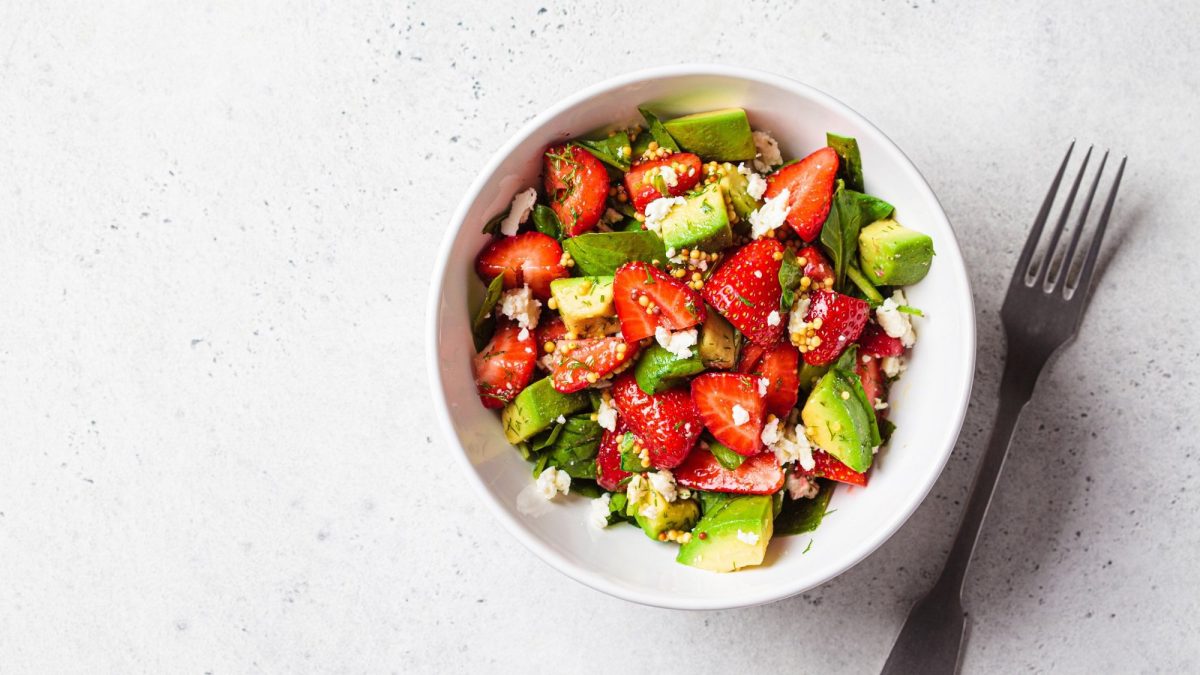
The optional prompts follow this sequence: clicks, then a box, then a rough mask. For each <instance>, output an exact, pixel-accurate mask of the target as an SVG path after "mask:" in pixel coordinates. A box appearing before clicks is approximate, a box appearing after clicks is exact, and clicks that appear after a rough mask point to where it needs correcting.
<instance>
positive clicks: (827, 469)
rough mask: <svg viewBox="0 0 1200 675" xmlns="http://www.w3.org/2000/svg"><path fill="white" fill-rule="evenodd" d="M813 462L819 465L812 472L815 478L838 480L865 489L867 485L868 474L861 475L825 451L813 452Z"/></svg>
mask: <svg viewBox="0 0 1200 675" xmlns="http://www.w3.org/2000/svg"><path fill="white" fill-rule="evenodd" d="M813 461H814V462H816V463H817V465H816V467H814V468H813V470H812V475H814V476H818V477H820V478H828V479H830V480H836V481H838V482H839V483H849V484H851V485H861V486H863V487H866V485H867V474H865V473H859V472H857V471H855V470H854V469H851V468H850V467H848V466H846V465H845V464H842V463H841V462H840V461H838V460H837V459H836V458H834V457H833V456H831V455H829V454H827V453H826V452H825V451H824V450H813Z"/></svg>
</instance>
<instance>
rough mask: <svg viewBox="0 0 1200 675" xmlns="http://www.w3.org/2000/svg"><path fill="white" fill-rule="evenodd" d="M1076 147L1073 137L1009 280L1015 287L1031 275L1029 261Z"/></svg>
mask: <svg viewBox="0 0 1200 675" xmlns="http://www.w3.org/2000/svg"><path fill="white" fill-rule="evenodd" d="M1074 149H1075V141H1074V140H1073V139H1072V141H1071V144H1070V145H1069V146H1067V154H1066V156H1065V157H1063V160H1062V164H1060V165H1059V167H1058V173H1057V174H1055V175H1054V182H1053V183H1051V184H1050V191H1049V192H1047V193H1046V199H1045V200H1044V201H1043V202H1042V208H1041V209H1040V210H1039V211H1038V214H1037V218H1036V219H1035V220H1034V221H1033V229H1031V230H1030V231H1029V236H1028V237H1027V238H1026V239H1025V248H1024V249H1022V250H1021V257H1020V258H1017V268H1016V269H1015V270H1014V271H1013V277H1012V281H1011V282H1009V285H1010V286H1014V287H1015V286H1016V285H1017V282H1018V280H1019V281H1020V282H1021V283H1025V277H1026V276H1028V275H1029V261H1030V260H1032V259H1033V253H1034V251H1036V250H1037V244H1038V240H1039V239H1041V238H1042V229H1044V228H1045V227H1046V217H1047V216H1048V215H1050V206H1051V205H1052V204H1053V203H1054V195H1056V194H1058V185H1059V183H1061V182H1062V177H1063V171H1065V170H1066V168H1067V160H1069V159H1071V151H1072V150H1074Z"/></svg>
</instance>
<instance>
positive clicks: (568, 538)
mask: <svg viewBox="0 0 1200 675" xmlns="http://www.w3.org/2000/svg"><path fill="white" fill-rule="evenodd" d="M643 103H649V104H650V106H651V107H652V108H654V109H655V110H657V111H661V112H662V113H665V114H666V115H667V116H674V115H678V114H684V113H691V112H698V111H703V110H710V109H715V108H723V107H729V106H740V107H742V108H745V109H746V110H747V111H748V112H749V114H750V120H751V124H752V125H753V127H754V128H755V129H763V130H767V131H770V132H771V133H773V134H774V136H775V137H776V138H777V139H778V140H779V143H780V145H781V147H782V149H783V151H784V152H783V154H784V158H800V157H803V156H804V155H806V154H808V153H809V152H812V151H813V150H815V149H816V148H819V147H821V146H823V145H825V132H826V131H833V132H836V133H839V134H842V135H848V136H854V137H856V138H857V139H858V143H859V147H860V148H861V150H862V157H863V165H864V170H865V174H866V181H867V189H868V191H869V192H870V193H871V194H874V195H878V196H879V197H882V198H883V199H886V200H887V201H889V202H891V203H892V204H894V205H895V206H896V213H897V217H898V219H899V220H900V221H901V222H902V223H905V224H907V225H909V226H911V227H913V228H915V229H918V230H920V231H922V232H925V233H927V234H929V235H931V236H932V237H933V240H934V246H935V248H936V250H937V257H936V258H935V259H934V264H933V268H932V270H931V271H930V273H929V275H928V276H927V277H926V278H925V280H924V281H922V282H921V283H919V284H917V285H915V286H913V287H911V289H910V290H909V292H908V297H909V299H910V302H911V303H912V304H913V305H914V306H917V307H920V308H921V309H922V310H924V311H925V313H926V316H927V318H925V319H921V320H918V322H917V330H918V333H919V338H920V339H919V340H918V342H917V345H916V348H915V350H914V353H913V356H912V359H911V361H910V364H909V368H908V371H907V372H906V373H905V374H904V376H903V377H902V378H901V379H900V380H899V381H898V382H897V384H896V385H895V386H894V387H893V389H892V395H891V410H890V416H891V419H892V420H893V421H894V422H895V423H896V427H897V429H896V433H895V435H893V436H892V439H891V442H890V444H889V445H888V446H887V447H886V448H885V449H884V450H883V451H882V452H881V453H880V455H879V456H878V458H877V461H876V464H875V468H874V469H872V471H871V478H870V480H871V482H870V486H869V487H868V488H866V489H856V488H850V487H847V486H840V487H839V488H838V489H837V492H836V493H835V494H834V497H833V502H832V505H831V507H830V508H831V509H836V513H833V514H830V515H829V516H828V517H827V518H826V519H825V521H824V522H823V523H822V524H821V526H820V528H819V529H818V530H817V531H816V532H815V533H812V534H811V535H801V536H796V537H786V538H779V539H776V540H773V541H772V542H771V546H770V549H769V552H768V555H767V560H766V561H765V563H764V564H763V565H762V566H760V567H753V568H748V569H744V570H741V571H738V572H735V573H732V574H715V573H711V572H705V571H702V570H697V569H693V568H690V567H686V566H684V565H680V564H677V563H675V561H674V556H675V552H676V550H677V547H675V546H673V545H664V544H659V543H657V542H653V541H651V540H649V539H647V538H646V536H645V535H644V534H642V533H641V531H640V530H638V529H636V528H633V527H627V526H618V527H612V528H608V529H606V530H603V531H601V530H597V529H595V528H593V527H591V526H589V525H588V524H587V523H586V514H587V509H588V500H587V499H585V498H582V497H579V496H575V495H572V496H569V497H567V498H563V497H558V498H556V499H555V503H554V505H553V508H549V509H547V510H545V511H544V513H542V514H541V515H538V516H530V515H526V514H523V513H522V512H521V510H519V509H518V508H517V494H518V493H519V492H520V491H521V489H522V488H524V487H525V486H526V485H528V484H529V483H530V481H531V480H532V479H531V476H530V465H529V464H528V463H526V462H524V461H522V460H521V458H520V456H518V454H517V453H516V451H515V450H514V449H513V448H512V447H511V446H510V445H509V444H508V443H507V442H505V440H504V436H503V434H502V433H501V429H500V423H499V419H498V417H497V415H496V413H494V412H492V411H489V410H485V409H484V408H483V406H481V405H480V403H479V398H478V397H477V396H476V394H475V384H474V381H473V379H472V375H471V355H472V353H473V347H472V344H471V332H470V315H471V312H472V311H473V310H474V308H475V307H476V306H477V305H478V303H479V301H480V298H481V297H482V295H483V285H482V284H481V283H480V281H479V280H478V279H477V278H476V276H475V272H474V266H473V263H474V259H475V256H476V254H478V252H479V251H480V249H481V248H482V247H483V246H484V244H485V242H486V239H487V237H486V236H485V235H483V234H481V233H480V228H481V227H482V226H483V224H484V223H485V222H486V221H487V220H488V218H490V217H491V216H492V215H494V214H496V213H498V212H500V211H503V210H504V209H506V208H507V207H508V203H509V201H510V200H511V199H512V196H513V194H514V193H515V192H517V191H518V190H520V189H523V188H525V187H528V186H531V185H540V182H539V177H538V176H539V172H540V170H541V159H542V152H543V150H544V149H545V147H546V146H548V145H550V144H552V143H554V142H556V141H560V140H562V139H565V138H568V137H571V136H576V135H579V134H583V133H586V132H589V131H592V130H594V129H597V128H600V127H604V126H607V125H612V124H614V123H632V122H635V121H638V120H639V119H640V118H639V117H638V114H637V110H636V107H637V106H638V105H639V104H643ZM428 328H429V337H428V350H427V354H428V356H429V376H430V380H431V382H432V385H433V386H432V390H433V398H434V407H435V409H436V410H437V415H438V421H439V422H440V423H441V426H442V429H443V431H444V433H445V436H446V438H447V439H449V440H450V447H451V448H452V450H451V452H452V453H453V454H454V455H455V456H456V457H457V458H458V460H459V461H460V462H461V463H462V465H463V469H464V470H465V472H466V475H467V481H468V482H469V483H470V484H471V486H472V487H473V488H474V489H475V491H476V492H478V493H479V495H480V496H481V497H482V498H483V500H484V502H486V503H487V505H488V506H489V507H490V508H491V510H492V512H493V513H495V515H496V517H497V518H499V519H500V522H501V523H503V524H504V526H505V527H506V528H507V529H508V531H509V532H511V533H512V534H513V535H514V536H515V537H516V538H517V539H519V540H520V541H521V542H522V543H523V544H525V546H527V547H528V548H529V549H530V550H531V551H533V552H534V553H536V554H537V555H538V557H540V558H542V559H543V560H545V561H546V562H548V563H550V565H552V566H553V567H555V568H556V569H558V570H559V571H561V572H563V573H565V574H567V575H569V576H571V577H573V578H575V579H577V580H579V581H582V582H583V583H585V584H587V585H589V586H592V587H593V588H596V589H599V590H601V591H604V592H606V593H609V594H612V595H615V596H617V597H621V598H625V599H627V600H632V601H635V602H640V603H645V604H648V605H657V606H660V607H672V608H683V609H715V608H726V607H740V606H747V605H754V604H760V603H765V602H770V601H773V600H778V599H780V598H786V597H788V596H791V595H794V594H796V593H800V592H803V591H805V590H808V589H810V588H813V587H814V586H817V585H819V584H821V583H823V582H825V581H828V580H829V579H832V578H833V577H835V576H837V575H838V574H840V573H842V572H844V571H846V570H847V569H849V568H850V567H852V566H853V565H854V564H855V563H857V562H858V561H860V560H862V559H863V558H865V557H866V556H867V555H868V554H870V553H871V552H872V551H874V550H875V548H876V547H878V546H879V545H880V544H882V543H883V542H884V541H885V540H886V539H887V538H888V537H889V536H891V535H892V533H894V532H895V531H896V530H897V529H899V528H900V526H901V525H902V524H903V523H904V521H905V520H906V519H907V518H908V516H909V515H910V514H911V513H912V512H913V511H914V510H915V509H916V508H917V505H918V504H920V503H921V500H922V499H924V498H925V495H926V494H927V493H928V492H929V489H930V488H931V487H932V486H933V483H934V481H935V480H936V479H937V477H938V475H939V474H940V473H941V471H942V467H943V466H944V465H945V463H946V460H947V459H948V458H949V456H950V452H951V450H952V449H953V447H954V443H955V440H956V438H957V436H958V432H959V428H960V426H961V424H962V418H963V415H964V413H965V411H966V407H967V401H968V399H969V398H970V392H971V379H972V375H973V373H974V366H975V314H974V309H973V307H972V302H971V291H970V288H969V286H968V281H967V274H966V270H965V269H964V267H963V260H962V256H961V254H960V252H959V249H958V244H957V243H956V241H955V238H954V232H953V231H952V230H951V229H950V224H949V222H947V220H946V216H945V214H944V213H943V212H942V209H941V206H940V205H939V204H938V201H937V198H936V197H934V195H933V192H932V191H931V190H930V189H929V186H928V185H927V184H926V183H925V180H924V179H923V178H922V177H921V174H920V173H918V172H917V169H916V167H914V166H913V164H912V162H910V161H909V160H908V158H906V157H905V156H904V154H903V153H902V152H901V151H900V149H899V148H897V147H896V146H895V144H893V143H892V142H891V141H890V140H889V139H888V137H887V136H885V135H884V134H883V132H881V131H879V130H878V129H876V128H875V127H874V126H872V125H871V124H870V123H869V122H867V121H866V120H865V119H863V118H862V117H861V116H860V115H858V114H857V113H855V112H854V111H853V110H851V109H849V108H847V107H846V106H845V105H843V104H842V103H840V102H838V101H836V100H834V99H833V98H831V97H829V96H828V95H826V94H824V93H822V92H819V91H817V90H815V89H813V88H811V87H808V86H805V85H803V84H800V83H798V82H795V81H792V80H789V79H787V78H784V77H780V76H777V75H770V74H767V73H763V72H758V71H752V70H747V69H743V68H732V67H727V66H711V65H701V66H695V65H692V66H673V67H667V68H656V69H652V70H644V71H639V72H635V73H630V74H628V75H622V76H620V77H617V78H614V79H611V80H608V81H606V82H602V83H600V84H597V85H594V86H591V87H588V88H586V89H584V90H583V91H581V92H579V93H577V94H575V95H574V96H571V97H569V98H567V99H566V100H564V101H561V102H559V103H557V104H555V105H554V106H551V107H550V108H549V109H548V110H546V111H545V112H543V113H542V114H540V115H538V116H537V117H536V118H534V119H533V120H532V121H530V122H529V123H528V124H526V125H525V126H524V128H522V129H521V130H520V131H519V132H517V134H516V135H515V136H513V138H512V139H510V140H509V141H508V142H507V143H505V144H504V146H503V147H502V148H500V150H499V151H498V152H497V153H496V154H495V155H494V156H493V157H492V158H491V160H490V161H489V162H488V163H487V165H486V166H484V167H483V169H482V170H481V171H480V173H479V176H478V177H477V178H476V179H475V182H474V183H473V184H472V185H471V187H470V189H469V190H467V193H466V195H464V196H463V199H462V202H461V203H460V204H459V207H458V209H457V210H456V211H455V212H454V217H453V218H452V219H451V220H450V223H449V227H448V228H447V231H446V236H445V240H444V241H443V242H442V248H441V252H440V254H439V257H438V262H437V266H436V268H435V272H434V278H433V283H432V286H431V288H430V303H429V315H428ZM810 539H811V540H813V544H812V547H811V549H809V550H808V551H807V552H805V549H806V548H807V547H808V544H809V541H810Z"/></svg>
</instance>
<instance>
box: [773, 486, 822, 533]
mask: <svg viewBox="0 0 1200 675" xmlns="http://www.w3.org/2000/svg"><path fill="white" fill-rule="evenodd" d="M820 484H821V491H820V492H818V493H817V496H816V497H813V498H812V499H791V498H788V497H785V498H784V500H783V508H782V509H781V510H780V512H779V515H778V516H775V536H776V537H787V536H790V535H794V534H803V533H804V532H812V531H813V530H815V529H817V526H818V525H820V524H821V519H822V518H824V517H825V514H826V513H829V510H828V509H829V499H830V497H832V496H833V488H834V482H833V481H830V480H825V479H821V481H820Z"/></svg>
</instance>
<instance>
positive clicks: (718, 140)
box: [663, 108, 755, 162]
mask: <svg viewBox="0 0 1200 675" xmlns="http://www.w3.org/2000/svg"><path fill="white" fill-rule="evenodd" d="M663 126H665V127H666V128H667V132H668V133H670V134H671V137H672V138H674V139H675V141H676V142H677V143H679V147H681V148H683V149H684V150H687V151H688V152H694V153H696V154H697V155H700V156H701V157H703V158H704V159H715V160H717V161H719V162H724V161H737V160H743V159H754V152H755V150H754V135H753V132H751V131H750V120H749V119H748V118H747V117H746V111H745V110H742V109H741V108H725V109H723V110H711V111H709V112H702V113H695V114H692V115H684V116H683V117H676V118H675V119H673V120H668V121H666V122H663Z"/></svg>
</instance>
